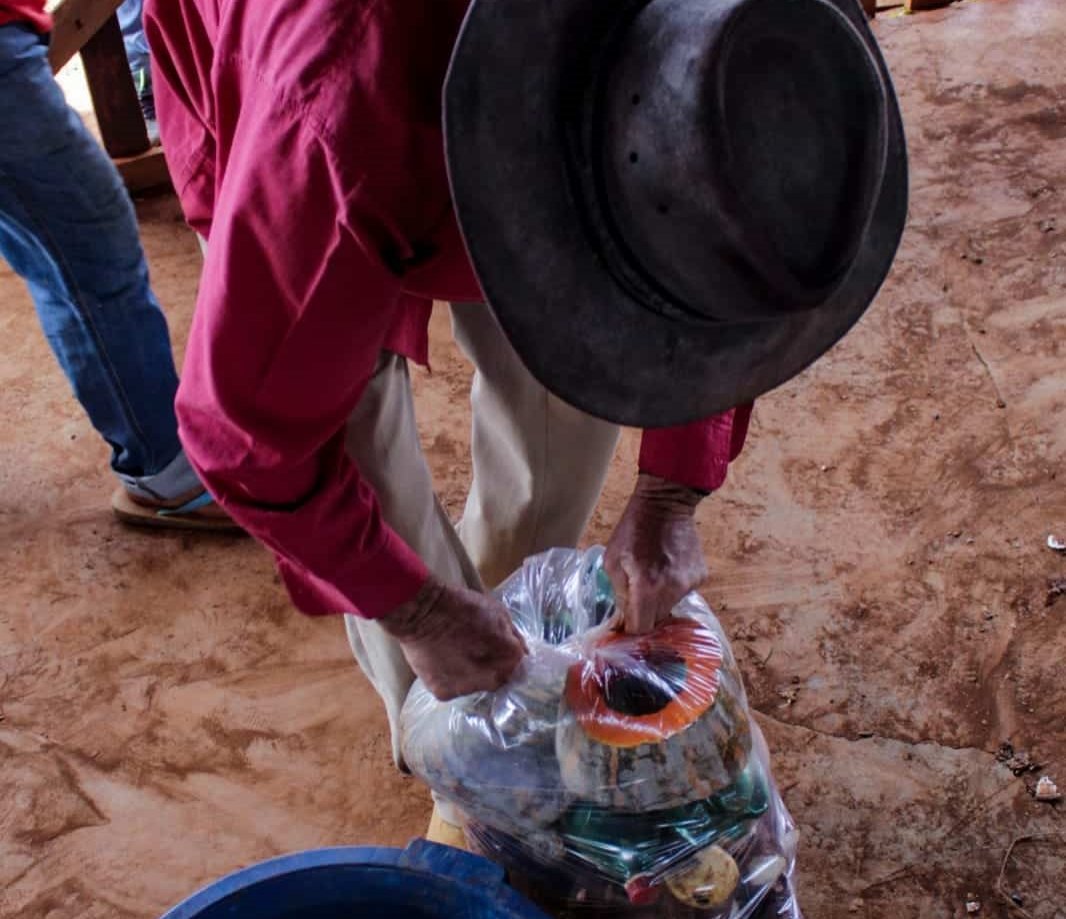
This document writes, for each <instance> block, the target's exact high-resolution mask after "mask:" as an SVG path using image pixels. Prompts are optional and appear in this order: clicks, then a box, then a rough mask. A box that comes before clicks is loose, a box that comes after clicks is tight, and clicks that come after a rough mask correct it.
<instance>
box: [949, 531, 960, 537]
mask: <svg viewBox="0 0 1066 919" xmlns="http://www.w3.org/2000/svg"><path fill="white" fill-rule="evenodd" d="M948 535H949V536H950V537H951V538H952V539H958V538H959V537H960V536H962V530H952V531H951V532H950V533H949V534H948Z"/></svg>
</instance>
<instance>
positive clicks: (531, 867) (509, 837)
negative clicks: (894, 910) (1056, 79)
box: [403, 548, 800, 919]
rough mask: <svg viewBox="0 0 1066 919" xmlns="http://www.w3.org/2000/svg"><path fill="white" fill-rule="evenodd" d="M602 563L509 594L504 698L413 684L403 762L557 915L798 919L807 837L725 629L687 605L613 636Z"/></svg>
mask: <svg viewBox="0 0 1066 919" xmlns="http://www.w3.org/2000/svg"><path fill="white" fill-rule="evenodd" d="M602 559H603V550H602V549H600V548H595V549H590V550H588V551H587V552H579V551H577V550H563V549H554V550H552V551H550V552H546V553H544V554H542V555H539V556H535V557H534V558H531V559H529V560H527V561H526V563H525V565H524V566H523V567H522V568H521V569H520V570H519V571H518V572H516V573H515V574H514V575H512V576H511V577H510V578H509V579H508V580H507V581H506V582H504V584H503V585H501V587H500V588H499V589H498V590H497V595H498V596H499V597H500V599H501V600H502V602H503V603H504V605H505V606H507V608H508V609H509V610H510V611H511V614H512V616H513V617H514V621H515V624H516V625H517V627H518V629H519V630H520V631H521V632H522V634H523V636H524V637H525V639H526V642H527V645H528V647H529V652H530V653H529V655H528V656H527V658H526V659H525V661H524V662H523V664H522V666H521V667H520V669H519V672H518V673H516V674H515V677H514V678H513V679H512V680H511V682H510V683H509V684H508V685H507V686H505V687H504V688H502V689H500V690H499V691H497V692H495V693H481V694H477V695H473V696H467V697H465V698H462V699H457V700H455V701H453V702H449V703H441V702H438V701H437V700H436V699H435V698H434V697H433V696H432V695H431V694H430V693H429V691H428V690H426V689H425V687H424V686H423V685H422V684H421V683H416V684H415V686H414V687H413V688H412V690H411V693H410V695H409V696H408V698H407V703H406V705H405V706H404V712H403V735H404V758H405V759H406V761H407V765H408V766H409V767H410V769H411V770H412V772H414V773H415V774H416V775H418V776H420V777H421V778H422V779H423V780H424V781H426V782H427V784H429V785H430V787H431V788H433V789H434V791H436V792H437V793H438V794H439V795H442V796H443V797H444V798H446V799H448V800H449V801H451V802H452V803H454V804H455V805H456V806H457V807H458V808H459V809H460V810H461V811H462V812H463V813H464V815H465V817H466V819H467V824H466V831H467V837H468V839H469V841H470V842H471V844H472V846H473V847H474V848H475V849H476V850H477V851H480V852H481V853H482V854H485V855H487V856H488V857H490V858H491V859H493V860H494V861H496V862H499V863H500V864H502V865H503V866H504V867H505V868H506V869H507V870H508V874H509V877H510V880H511V883H512V884H514V885H515V886H516V887H518V888H519V889H520V890H521V891H522V892H523V893H525V894H526V895H527V896H529V897H530V898H531V899H533V900H535V901H537V902H539V903H540V904H541V905H542V906H544V907H545V908H546V909H547V910H548V911H549V912H550V913H551V914H552V915H556V916H581V917H586V916H588V917H594V916H603V917H607V916H612V917H613V916H624V917H630V916H632V917H648V919H651V917H656V919H659V917H664V919H665V917H669V919H674V917H676V919H711V917H714V919H717V917H722V919H727V917H728V919H754V917H760V919H770V917H784V919H799V917H800V912H799V908H798V906H797V905H796V903H795V898H794V897H793V896H792V893H791V877H792V873H793V869H794V866H795V851H796V830H795V826H794V824H793V823H792V819H791V817H790V816H789V814H788V811H787V810H786V809H785V806H784V803H783V802H782V801H781V798H780V795H779V794H778V792H777V789H776V787H775V786H774V784H773V780H772V778H771V776H770V770H769V754H768V752H767V750H766V745H765V742H764V741H763V739H762V735H761V734H760V732H759V730H758V727H757V726H756V725H755V723H754V722H753V721H752V720H751V715H750V711H749V709H748V704H747V699H746V697H745V694H744V687H743V683H742V681H741V679H740V674H739V671H738V669H737V666H736V661H735V660H734V658H733V654H732V651H731V650H730V647H729V643H728V642H727V640H726V638H725V635H724V633H723V632H722V627H721V625H720V624H719V622H718V620H717V619H716V618H715V617H714V615H713V614H712V613H711V611H710V609H709V608H708V607H707V605H706V603H704V601H703V600H702V598H700V597H699V596H698V595H696V594H690V595H689V596H687V597H686V598H685V599H684V600H682V602H681V603H679V604H678V606H677V607H676V608H675V609H674V611H673V614H672V617H671V618H670V619H669V620H667V621H666V622H665V623H662V624H660V626H659V627H658V628H657V629H656V630H655V631H653V632H652V633H650V634H648V635H643V636H627V635H624V634H622V633H621V632H618V631H616V630H615V629H614V628H613V621H612V613H613V610H614V599H613V593H612V591H611V585H610V581H609V579H608V578H607V575H606V573H605V572H604V570H603V563H602Z"/></svg>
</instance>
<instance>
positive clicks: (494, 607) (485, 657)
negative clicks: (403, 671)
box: [381, 577, 526, 702]
mask: <svg viewBox="0 0 1066 919" xmlns="http://www.w3.org/2000/svg"><path fill="white" fill-rule="evenodd" d="M381 626H382V628H384V629H385V631H386V632H388V633H389V634H390V635H392V636H393V637H394V638H396V640H397V641H399V642H400V647H402V648H403V653H404V656H405V657H406V658H407V662H408V663H409V664H410V665H411V669H412V670H413V671H414V672H415V673H416V674H417V675H418V676H419V677H421V679H422V682H424V683H425V684H426V687H427V688H428V689H429V691H430V692H431V693H433V695H434V696H436V697H437V698H438V699H440V700H441V701H442V702H446V701H448V700H449V699H455V698H457V697H458V696H465V695H467V694H468V693H472V692H482V691H485V692H488V691H491V690H494V689H499V688H500V687H501V686H502V685H503V684H504V683H506V682H507V681H508V680H509V679H510V677H511V674H512V673H514V670H515V668H516V667H517V666H518V664H519V663H520V662H521V660H522V658H523V656H524V655H525V653H526V646H525V642H524V641H523V640H522V637H521V635H519V633H518V631H517V630H516V629H515V627H514V624H513V623H512V621H511V616H510V614H509V613H508V612H507V609H506V607H504V605H503V604H502V603H500V602H499V601H498V600H497V599H496V598H495V597H491V596H489V595H488V594H482V593H478V592H477V591H475V590H466V589H465V588H462V587H448V586H446V585H444V584H442V583H441V582H440V581H437V580H436V579H435V578H432V577H431V578H430V579H429V580H428V581H427V582H426V584H425V586H424V587H423V588H422V589H421V590H420V591H419V593H418V596H417V597H415V598H414V600H412V601H410V602H409V603H405V604H403V605H402V606H400V607H398V608H397V609H396V610H394V611H393V612H392V613H390V614H389V615H388V616H386V617H385V618H384V619H382V620H381Z"/></svg>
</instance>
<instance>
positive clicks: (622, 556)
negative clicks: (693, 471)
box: [603, 475, 708, 634]
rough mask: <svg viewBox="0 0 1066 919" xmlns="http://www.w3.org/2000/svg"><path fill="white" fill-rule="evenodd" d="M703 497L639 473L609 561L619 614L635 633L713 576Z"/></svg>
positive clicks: (650, 626)
mask: <svg viewBox="0 0 1066 919" xmlns="http://www.w3.org/2000/svg"><path fill="white" fill-rule="evenodd" d="M702 497H703V496H702V494H701V493H700V492H697V491H694V490H693V489H691V488H685V487H684V486H683V485H675V484H673V483H672V482H667V481H665V480H664V479H659V478H656V477H655V476H650V475H641V476H639V477H638V479H637V487H636V488H635V489H634V490H633V495H632V497H631V498H630V499H629V504H628V505H626V509H625V513H624V514H622V519H621V520H620V521H619V522H618V526H617V527H615V531H614V533H613V534H612V535H611V539H610V541H609V542H608V543H607V552H606V554H605V555H604V560H603V561H604V566H605V567H606V569H607V574H608V575H610V578H611V583H612V585H613V586H614V592H615V615H616V616H620V617H621V620H622V623H623V624H624V626H625V630H626V631H627V632H629V633H630V634H640V633H643V632H649V631H651V630H652V629H653V628H654V627H655V625H656V623H658V622H661V621H662V620H663V619H665V618H666V617H667V616H669V615H670V611H671V610H672V609H673V608H674V606H676V605H677V603H678V602H679V601H680V600H681V598H682V597H684V596H685V594H687V593H689V592H690V591H693V590H696V589H697V588H698V587H699V586H700V585H701V584H703V582H704V581H705V580H706V579H707V573H708V572H707V562H706V560H705V559H704V557H703V549H702V547H701V546H700V537H699V533H698V532H697V530H696V524H695V521H694V520H693V514H694V513H695V510H696V505H697V504H699V502H700V500H701V499H702Z"/></svg>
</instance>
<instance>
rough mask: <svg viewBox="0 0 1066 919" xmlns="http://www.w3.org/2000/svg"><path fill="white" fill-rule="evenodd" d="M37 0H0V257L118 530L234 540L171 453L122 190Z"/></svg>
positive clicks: (181, 457) (161, 379)
mask: <svg viewBox="0 0 1066 919" xmlns="http://www.w3.org/2000/svg"><path fill="white" fill-rule="evenodd" d="M44 5H45V0H0V255H3V257H4V258H5V259H6V260H7V262H8V263H9V264H10V265H11V267H12V268H13V269H14V271H15V272H16V273H17V274H19V275H20V276H21V277H22V278H24V279H25V281H26V283H27V285H28V286H29V289H30V293H31V295H32V297H33V301H34V303H35V305H36V307H37V314H38V317H39V319H40V322H41V326H42V328H43V329H44V333H45V335H46V337H47V338H48V342H49V344H50V345H51V347H52V350H53V352H54V353H55V355H56V358H57V359H58V361H59V363H60V366H61V367H62V368H63V371H64V372H65V373H66V375H67V378H68V380H69V381H70V384H71V386H72V387H73V390H74V394H75V396H76V397H77V399H78V401H79V402H80V403H81V405H82V406H83V408H84V409H85V411H86V413H87V414H88V416H89V419H90V421H91V422H92V424H93V426H94V427H95V428H96V430H97V431H98V432H99V433H100V434H101V436H102V437H103V438H104V439H105V440H106V441H107V442H108V444H110V446H111V449H112V457H111V467H112V469H113V470H114V472H115V474H116V476H117V477H118V478H119V481H120V483H121V484H120V485H119V487H118V489H117V490H116V492H115V494H114V496H113V498H112V506H113V509H114V512H115V513H116V515H117V516H118V517H119V518H120V519H121V520H123V521H125V522H129V523H135V524H144V525H150V526H168V527H186V528H201V529H202V528H208V529H234V528H235V527H234V524H233V523H232V522H231V521H230V520H229V518H228V517H227V516H226V515H225V513H224V512H223V511H222V510H221V509H220V508H218V507H217V506H216V505H215V504H214V503H213V501H212V500H211V497H210V495H208V494H207V492H206V491H205V490H204V487H203V485H201V484H200V480H199V478H198V477H197V475H196V473H195V472H194V471H193V469H192V467H191V466H190V465H189V461H188V460H187V459H186V457H185V453H184V451H183V450H182V448H181V443H180V442H179V440H178V429H177V420H176V418H175V414H174V395H175V393H176V391H177V386H178V377H177V373H176V371H175V368H174V358H173V354H172V351H171V346H170V337H169V333H168V330H167V323H166V319H165V317H164V315H163V311H162V310H161V309H160V306H159V303H158V302H157V300H156V298H155V296H154V295H153V293H152V290H151V288H150V287H149V282H148V266H147V264H146V263H145V259H144V252H143V250H142V248H141V243H140V238H139V236H138V231H137V222H136V218H135V215H134V212H133V206H132V204H131V203H130V200H129V197H128V195H127V193H126V189H125V187H124V186H123V184H122V180H121V178H120V177H119V174H118V172H117V170H116V169H115V167H114V165H113V164H112V162H111V161H110V159H108V157H107V155H106V154H105V153H104V151H103V150H102V149H101V147H100V146H99V144H97V143H96V141H95V140H94V139H93V138H92V136H91V135H90V134H89V132H88V130H87V129H86V128H85V126H84V124H83V123H82V121H81V119H80V118H79V117H78V115H77V113H76V112H74V111H73V109H71V108H70V106H68V105H67V103H66V100H65V99H64V97H63V93H62V92H61V90H60V88H59V85H58V84H57V83H56V81H55V79H54V77H53V76H52V71H51V69H50V67H49V64H48V57H47V40H46V35H47V32H48V30H49V29H50V28H51V21H50V18H49V16H48V15H47V14H46V13H45V9H44Z"/></svg>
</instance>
